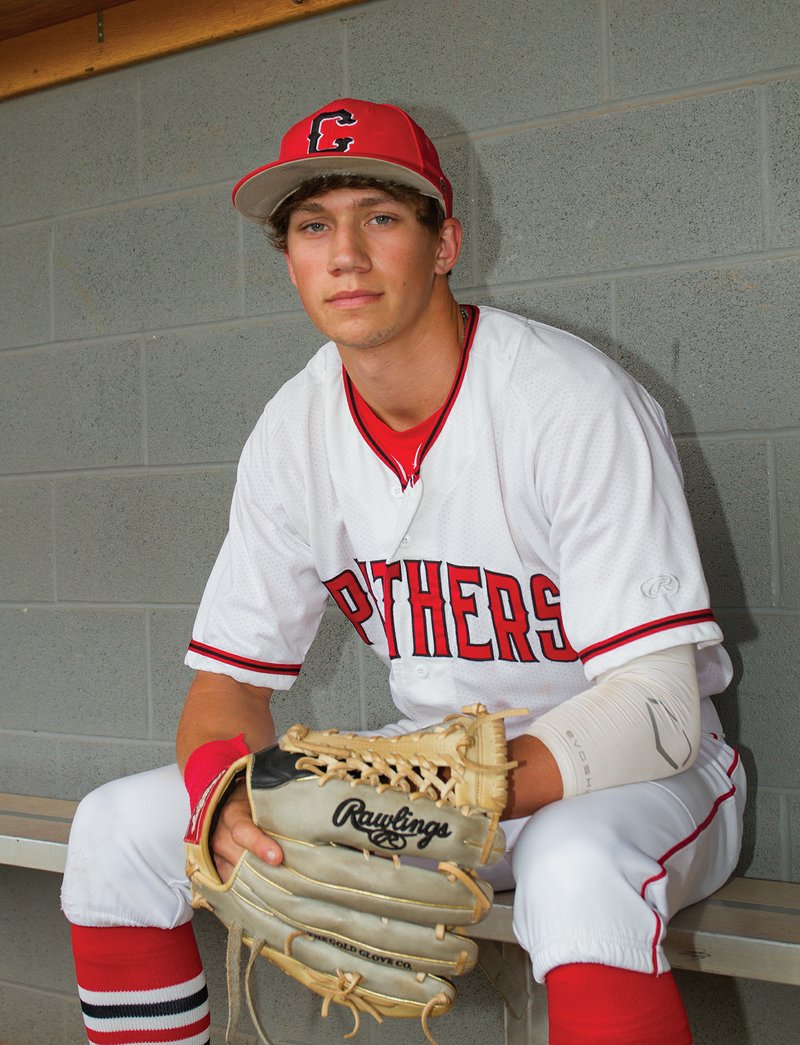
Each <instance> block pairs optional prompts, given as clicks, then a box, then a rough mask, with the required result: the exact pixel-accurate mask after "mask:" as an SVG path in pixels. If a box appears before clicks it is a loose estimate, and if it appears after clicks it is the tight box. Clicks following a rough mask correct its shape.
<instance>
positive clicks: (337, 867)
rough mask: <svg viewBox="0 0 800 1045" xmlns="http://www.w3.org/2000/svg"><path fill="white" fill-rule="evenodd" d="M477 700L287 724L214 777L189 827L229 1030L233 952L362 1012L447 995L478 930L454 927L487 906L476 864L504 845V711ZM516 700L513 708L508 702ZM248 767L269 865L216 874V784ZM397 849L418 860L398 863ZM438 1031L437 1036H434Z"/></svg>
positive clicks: (194, 877) (392, 1009)
mask: <svg viewBox="0 0 800 1045" xmlns="http://www.w3.org/2000/svg"><path fill="white" fill-rule="evenodd" d="M508 714H509V712H496V713H492V714H489V713H488V712H487V711H486V708H485V707H484V706H483V705H482V704H475V705H473V706H471V707H468V708H464V709H463V710H462V713H461V714H459V715H451V716H449V717H448V718H446V719H445V720H444V721H443V722H441V723H438V724H437V725H434V726H431V727H429V728H427V729H424V730H420V731H419V732H415V733H407V734H403V735H401V736H394V737H367V736H360V735H357V734H349V733H339V732H338V731H335V730H334V731H313V730H310V729H307V728H306V727H305V726H302V725H296V726H293V727H292V728H291V729H289V730H288V732H287V733H286V735H285V736H284V737H283V738H282V740H281V741H280V744H279V745H276V746H274V747H271V748H266V749H265V750H264V751H260V752H258V753H257V754H254V755H248V756H247V757H245V758H242V759H239V760H238V761H237V762H235V763H234V764H233V765H232V766H231V767H230V769H229V770H228V771H227V772H226V773H225V774H224V776H223V777H222V778H221V779H220V780H219V781H218V782H217V783H216V785H215V786H214V787H213V788H212V789H211V793H210V794H209V795H208V796H207V801H206V802H205V804H204V808H203V813H202V817H200V818H196V819H195V820H194V822H193V825H190V832H189V834H188V835H187V843H186V849H187V874H188V876H189V878H190V880H191V883H192V891H193V898H194V899H193V902H194V905H195V907H205V908H208V909H209V910H211V911H213V912H214V914H216V915H217V917H219V918H220V919H221V921H222V922H223V923H224V924H225V925H226V926H227V927H228V930H229V936H228V973H229V978H228V989H229V1002H230V1013H229V1020H228V1035H227V1037H226V1041H228V1042H232V1041H233V1036H234V1035H235V1030H236V1023H237V1021H238V1009H239V994H240V989H239V988H240V985H239V954H240V948H241V946H242V944H243V943H244V945H245V946H247V947H249V948H250V951H251V955H250V959H249V961H248V965H247V972H246V976H245V996H246V998H247V1003H248V1006H249V1008H250V1013H251V1016H252V1018H253V1022H254V1024H255V1026H256V1028H257V1030H258V1032H259V1034H260V1035H261V1037H262V1040H263V1041H265V1042H267V1043H269V1041H270V1039H269V1037H268V1036H267V1034H266V1032H265V1031H264V1029H263V1027H262V1026H261V1025H260V1022H259V1020H258V1017H257V1014H256V1012H255V1011H254V1008H255V1007H254V1005H253V1001H252V996H251V991H250V975H251V972H252V968H253V964H254V961H255V960H256V959H257V957H258V955H263V956H264V957H266V958H267V959H269V961H271V962H272V963H274V964H275V965H276V966H278V968H280V969H282V970H283V971H284V972H285V973H287V974H288V975H289V976H292V977H294V978H295V979H296V980H298V981H299V982H300V983H302V984H305V986H306V987H309V988H310V989H311V990H312V991H314V992H315V993H317V994H318V995H320V996H321V997H322V998H323V1004H322V1015H323V1016H327V1014H328V1010H329V1007H330V1005H331V1003H332V1002H333V1003H336V1004H339V1005H343V1006H346V1007H348V1008H349V1009H350V1010H351V1012H352V1013H353V1016H354V1021H355V1024H354V1027H353V1029H352V1031H351V1032H350V1033H349V1034H347V1035H346V1037H348V1038H350V1037H353V1036H354V1035H355V1034H356V1032H357V1031H358V1028H359V1024H360V1013H361V1012H365V1013H369V1015H371V1016H373V1017H374V1018H375V1019H376V1020H377V1021H378V1022H379V1023H380V1022H383V1018H384V1017H386V1016H392V1017H395V1016H399V1017H417V1018H418V1019H420V1020H421V1023H422V1029H423V1031H424V1033H425V1035H426V1037H427V1038H428V1040H429V1041H430V1042H432V1043H434V1039H433V1038H432V1037H431V1034H430V1031H429V1028H428V1020H429V1018H430V1017H432V1016H440V1015H443V1014H444V1013H445V1012H447V1011H448V1010H449V1009H450V1008H451V1007H452V1005H453V1002H454V1000H455V996H456V991H455V988H454V986H453V984H452V983H451V982H450V979H449V977H451V976H456V975H460V974H461V973H466V972H469V971H470V970H471V969H472V968H474V966H475V963H476V960H477V954H478V949H477V944H476V943H475V942H474V941H473V940H472V939H470V938H469V937H468V936H466V935H465V934H464V933H465V930H464V927H465V926H468V925H471V924H473V923H475V922H478V921H480V920H481V919H482V918H483V917H485V915H486V914H487V913H488V911H489V910H490V908H491V905H492V890H491V887H490V886H489V885H488V884H487V883H485V882H483V881H482V880H481V879H480V878H479V877H478V874H477V873H476V870H475V869H476V867H478V866H480V865H481V864H492V863H494V862H496V861H497V860H499V859H500V857H501V856H502V855H503V852H504V849H505V845H504V838H503V833H502V830H501V829H500V826H499V821H500V814H501V813H502V811H503V809H504V807H505V805H506V800H507V774H508V771H509V770H510V769H512V768H513V767H514V765H515V763H512V762H508V761H507V757H506V742H505V730H504V726H503V719H504V718H505V717H506V716H507V715H508ZM511 714H515V712H511ZM243 776H244V778H245V779H246V780H247V789H248V794H249V798H250V805H251V809H252V815H253V820H254V821H255V822H256V823H257V824H258V825H259V826H260V827H261V828H262V829H263V830H265V831H266V832H267V833H268V834H270V835H271V836H273V837H274V838H276V839H277V840H278V842H279V843H280V845H281V847H282V849H283V852H284V860H283V863H282V864H281V865H280V866H278V867H273V866H271V865H268V864H266V863H264V862H263V861H261V860H259V859H258V858H257V857H255V856H254V855H252V854H251V853H245V854H244V855H243V856H242V858H241V859H240V861H239V863H238V864H237V866H236V869H235V871H234V873H233V874H232V876H231V878H230V879H229V880H228V882H226V883H224V884H223V882H222V881H221V880H220V878H219V875H218V874H217V871H216V869H215V867H214V863H213V860H212V857H211V852H210V849H209V840H210V836H211V834H212V831H213V827H214V823H215V815H214V814H215V811H217V810H219V808H220V807H221V804H222V802H224V800H225V797H226V795H227V794H228V793H229V792H230V790H231V789H232V787H233V786H235V785H236V783H237V782H238V781H239V780H240V779H241V778H242V777H243ZM408 858H416V859H415V860H414V862H409V860H408ZM434 1045H435V1043H434Z"/></svg>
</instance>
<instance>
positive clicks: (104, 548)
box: [56, 467, 234, 605]
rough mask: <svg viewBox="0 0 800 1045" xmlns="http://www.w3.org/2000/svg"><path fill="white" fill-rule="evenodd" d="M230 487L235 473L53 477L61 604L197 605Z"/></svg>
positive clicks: (224, 525) (225, 520) (226, 470)
mask: <svg viewBox="0 0 800 1045" xmlns="http://www.w3.org/2000/svg"><path fill="white" fill-rule="evenodd" d="M233 481H234V469H233V468H232V467H231V468H218V469H214V470H209V471H199V472H185V473H174V474H173V473H167V472H156V473H149V474H146V473H140V474H135V475H97V476H83V477H75V478H64V479H57V480H56V576H57V582H58V592H59V598H61V599H68V600H70V599H74V600H79V601H82V602H87V601H88V602H97V601H104V602H156V603H158V602H160V603H176V602H185V603H190V604H193V605H194V604H195V603H197V601H198V600H199V598H200V595H201V594H202V591H203V587H204V586H205V582H206V579H207V577H208V574H209V571H210V569H211V566H212V565H213V563H214V559H215V558H216V555H217V551H218V550H219V546H220V544H221V543H222V539H223V537H224V536H225V532H226V530H227V523H228V508H229V505H230V498H231V492H232V490H233Z"/></svg>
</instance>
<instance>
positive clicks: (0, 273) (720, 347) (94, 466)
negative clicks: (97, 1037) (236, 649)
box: [0, 0, 800, 1045]
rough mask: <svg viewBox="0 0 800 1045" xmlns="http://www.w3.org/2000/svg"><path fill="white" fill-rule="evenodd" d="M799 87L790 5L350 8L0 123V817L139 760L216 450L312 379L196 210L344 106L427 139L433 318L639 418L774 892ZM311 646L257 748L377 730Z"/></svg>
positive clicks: (295, 996)
mask: <svg viewBox="0 0 800 1045" xmlns="http://www.w3.org/2000/svg"><path fill="white" fill-rule="evenodd" d="M799 74H800V19H798V9H797V4H796V2H795V0H770V2H769V3H766V2H765V3H759V4H753V3H751V2H747V0H571V2H570V3H564V4H554V3H548V2H547V0H504V2H503V3H500V2H499V0H490V2H486V0H435V2H434V3H433V4H432V3H431V0H371V2H367V3H364V4H362V5H358V6H355V7H352V8H349V9H345V10H343V11H341V12H339V13H337V14H333V15H325V16H320V17H317V18H314V19H310V20H308V21H303V22H299V23H296V24H294V25H291V26H287V27H283V28H279V29H274V30H269V31H267V32H263V33H259V34H256V35H253V36H249V37H245V38H241V39H238V40H235V41H230V42H226V43H221V44H218V45H215V46H213V47H208V48H204V49H202V50H198V51H195V52H191V53H187V54H184V55H179V56H174V57H171V58H167V59H163V60H159V61H155V62H152V63H149V64H146V65H142V66H138V67H136V68H132V69H129V70H124V71H121V72H117V73H113V74H109V75H106V76H103V77H98V78H96V79H92V80H87V81H85V82H82V83H77V84H72V85H68V86H64V87H60V88H56V89H53V90H49V91H46V92H42V93H39V94H35V95H30V96H27V97H23V98H19V99H16V100H12V101H9V102H5V103H3V104H2V105H0V312H1V313H2V317H3V321H2V323H0V790H13V791H18V792H22V793H35V794H47V795H57V796H62V797H72V798H78V797H80V796H82V795H83V794H84V793H85V792H86V791H88V790H89V789H90V788H92V787H94V786H95V785H97V784H99V783H100V782H102V781H104V780H107V779H110V778H111V777H114V776H119V775H121V774H123V773H130V772H134V771H137V770H139V769H144V768H148V767H150V766H154V765H158V764H161V763H163V762H165V761H168V760H171V758H172V739H173V735H174V729H175V723H176V719H177V714H178V711H179V708H180V705H181V702H182V699H183V695H184V693H185V690H186V687H187V685H188V681H189V675H188V672H187V671H186V669H185V668H183V667H182V663H181V661H182V652H183V649H184V647H185V644H186V641H187V638H188V635H189V632H190V628H191V622H192V618H193V613H194V607H195V606H196V603H197V600H198V598H199V596H200V593H201V591H202V587H203V584H204V581H205V578H206V576H207V574H208V571H209V569H210V566H211V563H212V561H213V558H214V555H215V553H216V550H217V547H218V545H219V543H220V540H221V538H222V536H223V533H224V530H225V526H226V514H227V505H228V500H229V497H230V494H231V490H232V486H233V480H234V470H235V462H236V459H237V456H238V453H239V450H240V448H241V445H242V443H243V441H244V439H245V437H246V435H247V433H248V431H249V429H250V428H251V426H252V425H253V423H254V422H255V420H256V418H257V416H258V414H259V412H260V410H261V408H262V406H263V403H264V402H265V401H266V400H267V399H268V398H269V396H270V395H271V394H272V393H273V392H274V391H275V390H276V389H277V388H278V387H279V385H280V384H281V383H282V382H283V381H284V380H285V379H286V378H287V377H289V376H290V375H291V374H292V373H294V372H295V371H296V370H297V369H299V368H300V367H301V366H302V365H303V364H304V362H305V360H306V359H307V358H308V357H309V355H310V354H311V352H312V351H313V350H314V348H315V347H316V346H317V345H318V344H319V342H320V338H319V336H318V335H317V334H316V332H314V331H313V330H312V329H311V327H310V325H309V324H308V322H307V320H306V319H305V317H304V316H303V314H302V312H301V311H300V309H299V306H298V302H297V300H296V298H295V296H294V293H293V291H292V288H291V287H290V285H289V283H288V281H287V279H286V278H285V275H284V272H283V264H282V259H281V258H280V257H279V256H276V255H275V254H273V253H272V252H271V250H270V249H269V248H268V246H267V244H266V243H265V242H264V240H263V238H262V237H261V236H260V234H259V232H258V231H257V230H256V229H255V228H253V227H250V226H245V225H244V223H242V222H241V221H240V220H239V219H238V217H237V216H236V215H235V212H234V211H233V210H232V208H231V207H230V203H229V192H230V188H231V186H232V184H233V183H234V182H235V180H236V179H237V178H238V177H239V176H240V175H242V174H243V173H245V172H246V171H248V170H250V169H251V168H253V167H255V166H257V165H259V164H261V163H263V162H266V161H268V160H269V159H272V158H273V156H274V155H275V152H276V149H277V142H278V139H279V137H280V135H281V133H282V131H283V130H284V129H285V128H286V127H287V126H288V124H289V123H290V122H293V121H294V120H295V119H297V118H299V117H300V116H302V115H304V114H305V113H307V112H310V111H312V109H314V108H315V107H317V106H318V105H319V104H321V103H322V102H324V101H327V100H329V99H330V98H332V97H335V96H339V95H347V94H352V95H355V96H360V97H369V98H374V99H378V100H389V101H394V102H397V103H398V104H401V105H403V106H404V107H406V108H408V109H409V110H410V111H411V112H412V113H413V114H414V115H415V116H416V117H417V118H418V119H419V120H420V122H421V123H422V124H423V125H424V126H425V127H426V128H427V129H428V130H429V132H430V133H431V135H432V136H433V137H434V138H435V140H436V142H437V145H438V146H439V148H440V152H441V154H442V158H443V162H444V164H445V167H446V169H447V170H448V171H449V172H450V173H451V176H452V179H453V181H454V185H455V194H456V207H457V211H458V213H459V215H460V216H461V217H462V219H463V220H464V223H465V228H466V234H467V249H466V251H465V255H464V256H463V258H462V260H461V262H460V263H459V266H458V268H457V270H456V272H455V274H454V281H453V286H454V288H455V289H456V292H457V295H458V296H459V297H460V299H461V300H464V301H473V302H477V303H481V302H485V303H488V304H497V305H501V306H503V307H509V308H512V309H514V310H517V311H521V312H524V313H526V314H529V315H533V316H536V317H538V318H540V319H543V320H545V321H547V322H550V323H554V324H556V325H560V326H564V327H567V328H569V329H571V330H574V331H576V332H577V333H578V334H580V335H582V336H584V337H586V338H587V339H589V340H591V341H593V342H594V343H595V344H597V345H598V346H599V347H600V348H602V349H603V350H605V351H606V352H608V353H609V354H610V355H612V356H613V357H614V358H616V359H617V360H619V361H620V362H621V363H622V364H623V365H624V366H626V367H627V368H628V369H629V370H630V371H631V372H632V373H633V374H634V375H635V376H636V377H637V378H638V379H639V380H640V381H642V383H643V384H644V385H645V386H646V387H648V388H649V389H650V390H651V391H652V392H653V393H654V394H655V395H656V397H657V398H658V399H659V400H660V401H661V402H662V404H663V405H664V407H665V409H666V410H667V413H668V416H669V420H670V423H671V425H672V428H673V431H674V432H675V435H676V439H677V442H678V446H679V450H680V453H681V456H682V459H683V462H684V466H685V470H686V481H687V490H688V494H689V499H690V503H691V507H692V511H693V513H694V518H695V521H696V525H697V530H698V536H699V539H700V543H701V547H702V550H703V554H704V558H705V563H706V568H707V573H708V577H709V582H710V586H711V590H712V595H713V600H714V606H715V609H716V612H717V614H718V617H719V619H720V621H721V623H722V625H723V628H724V630H725V632H726V635H727V642H728V648H729V650H730V651H731V653H732V656H733V659H734V662H735V665H736V678H735V681H734V684H733V685H732V687H731V689H730V691H729V692H728V693H726V694H725V695H724V696H723V697H721V698H720V699H719V701H718V706H719V708H720V711H721V714H722V717H723V719H724V722H725V725H726V728H727V730H728V732H729V734H730V736H731V737H733V739H734V740H735V741H736V743H737V744H738V745H739V746H740V748H741V751H742V754H743V757H744V759H745V762H746V764H747V768H748V771H749V775H750V781H751V792H752V797H751V801H750V807H749V812H748V817H747V838H746V843H745V849H744V852H743V855H742V862H741V870H742V871H743V872H744V873H748V874H751V875H760V876H766V877H773V878H781V879H790V878H794V879H800V771H798V763H797V758H796V754H795V749H796V737H797V735H798V729H799V728H800V710H798V709H799V708H800V703H798V696H800V668H799V667H798V650H800V550H799V549H800V522H798V518H799V517H800V516H799V513H798V509H799V508H800V490H799V489H798V478H797V477H798V471H799V470H800V467H799V466H800V364H799V362H798V361H799V358H800V353H799V352H798V349H799V347H800V346H798V332H799V331H800V322H799V321H800V311H799V310H798V304H797V302H798V300H800V295H799V293H798V292H799V291H800V195H798V174H800V146H798V141H800V135H798V131H800V75H799ZM348 627H349V626H347V625H346V624H345V622H344V621H343V620H340V619H339V618H338V617H337V616H336V615H334V614H329V615H327V616H326V619H325V622H324V625H323V629H322V631H321V633H320V636H319V639H318V641H317V642H316V644H315V646H314V648H313V650H312V653H311V656H310V658H309V662H308V664H307V666H306V668H305V670H304V673H303V677H302V678H301V680H300V682H299V683H298V684H297V685H296V687H295V689H294V690H293V691H292V692H291V694H288V695H286V696H283V697H279V698H276V710H277V717H278V720H279V724H280V725H284V726H285V725H287V724H288V723H289V722H291V721H296V720H299V719H304V720H309V721H316V722H321V723H325V724H331V723H336V724H340V725H345V726H364V727H371V726H376V725H378V724H380V722H382V721H384V720H385V718H386V716H388V715H389V714H390V710H389V707H388V701H387V697H386V691H385V679H384V674H383V670H382V668H381V667H380V665H378V664H377V663H376V662H374V661H373V659H371V658H370V656H369V653H368V651H367V650H366V649H365V648H363V647H361V646H360V645H359V644H358V643H357V640H356V639H355V637H354V635H353V634H350V633H349V632H348V630H347V629H348ZM0 882H2V892H3V896H4V902H3V904H2V905H0V939H1V940H2V941H3V946H2V947H0V1008H2V1012H3V1014H4V1017H5V1018H4V1020H3V1023H2V1026H1V1027H0V1042H3V1043H4V1045H42V1043H49V1042H53V1043H62V1042H64V1043H69V1045H72V1043H78V1042H80V1041H81V1030H80V1019H79V1014H78V1010H77V1005H76V1003H75V1000H74V986H73V974H72V970H71V960H70V956H69V950H68V938H67V932H66V926H65V924H64V922H63V919H62V918H61V916H60V914H59V912H58V884H59V883H58V879H57V877H56V876H54V875H48V874H44V873H39V872H24V871H17V870H11V869H9V868H0ZM199 930H200V935H201V940H202V947H203V950H204V953H205V954H206V956H207V959H208V965H209V970H210V977H211V989H212V997H213V1000H214V1003H215V1020H216V1022H217V1023H222V1022H224V1016H225V1003H224V987H223V985H222V983H221V975H220V969H221V953H222V941H221V934H220V933H219V931H218V929H217V927H216V926H215V925H213V924H211V920H210V919H204V920H203V921H202V923H201V924H200V926H199ZM281 979H283V978H281V977H275V976H272V975H271V973H270V971H269V970H263V971H262V973H261V983H260V985H259V986H260V991H261V997H262V1002H263V1005H264V1008H265V1012H266V1013H267V1014H268V1022H269V1021H270V1020H271V1023H270V1026H271V1028H272V1031H273V1033H274V1035H275V1038H276V1041H279V1042H281V1043H282V1045H284V1043H290V1042H293V1043H296V1045H299V1043H303V1045H311V1043H313V1045H319V1043H327V1042H329V1041H330V1042H332V1041H336V1040H339V1038H340V1034H341V1033H342V1032H343V1031H346V1030H347V1029H349V1025H348V1023H347V1019H346V1018H342V1014H337V1015H335V1016H332V1017H331V1018H329V1020H328V1021H326V1022H324V1023H323V1022H321V1021H320V1020H319V1018H318V1015H317V1006H316V1003H314V1002H312V1001H311V1000H310V998H309V997H306V996H305V992H302V991H300V990H299V988H294V987H293V985H292V984H290V983H288V981H285V982H280V981H281ZM681 984H682V986H683V988H684V991H685V994H686V997H687V999H688V1003H689V1009H690V1015H691V1018H692V1022H693V1026H694V1028H695V1032H696V1040H697V1041H698V1042H703V1043H709V1045H715V1043H717V1042H720V1043H722V1042H726V1043H730V1042H734V1043H743V1045H744V1043H747V1045H755V1043H761V1042H764V1043H767V1042H769V1043H770V1045H776V1043H780V1042H786V1043H789V1042H793V1041H794V1040H796V1020H794V1021H793V1017H792V1013H793V1012H794V1013H796V1011H797V997H798V996H797V993H796V991H794V990H792V989H790V988H781V987H776V986H771V985H766V984H758V983H754V982H753V983H751V982H745V981H741V982H736V981H731V980H726V979H722V978H712V977H698V976H693V975H688V974H686V975H682V976H681ZM439 1027H440V1034H441V1037H442V1040H443V1041H444V1042H447V1041H454V1040H456V1039H457V1038H460V1040H462V1041H463V1042H465V1043H477V1042H487V1041H488V1042H499V1041H501V1040H502V1006H501V1003H500V1002H499V1000H498V998H497V997H496V996H495V995H494V994H493V993H492V991H491V990H490V989H488V988H487V986H486V983H485V981H484V980H483V979H482V977H481V976H480V975H479V974H475V975H473V976H472V977H469V978H468V979H467V980H466V981H465V983H464V986H463V990H462V999H461V1001H460V1004H459V1006H458V1007H457V1009H456V1010H455V1013H454V1014H453V1015H452V1016H451V1017H448V1018H447V1020H445V1021H443V1022H442V1023H441V1024H440V1025H439ZM215 1035H216V1037H215V1041H221V1038H220V1037H219V1030H217V1031H215ZM360 1040H362V1041H365V1042H367V1043H371V1042H374V1043H377V1042H379V1041H380V1042H382V1043H395V1042H397V1043H400V1042H403V1043H404V1045H408V1043H409V1042H411V1043H412V1045H413V1042H416V1041H417V1040H419V1041H422V1036H421V1034H420V1033H417V1032H416V1029H415V1028H411V1027H409V1026H408V1025H407V1024H405V1023H402V1024H401V1025H399V1026H391V1027H384V1028H373V1027H365V1029H364V1030H363V1031H362V1032H361V1036H360Z"/></svg>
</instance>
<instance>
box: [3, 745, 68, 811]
mask: <svg viewBox="0 0 800 1045" xmlns="http://www.w3.org/2000/svg"><path fill="white" fill-rule="evenodd" d="M0 791H5V792H8V793H9V794H16V795H44V796H46V797H48V798H62V797H63V795H62V793H61V775H60V767H59V761H58V740H57V738H56V737H55V736H41V735H39V734H30V733H21V732H19V731H9V732H0Z"/></svg>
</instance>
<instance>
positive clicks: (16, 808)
mask: <svg viewBox="0 0 800 1045" xmlns="http://www.w3.org/2000/svg"><path fill="white" fill-rule="evenodd" d="M77 808H78V803H77V802H69V801H67V800H66V799H64V798H42V797H41V796H40V795H8V794H4V793H3V792H0V813H25V814H27V815H29V816H43V817H46V818H47V819H48V820H52V819H56V820H67V821H71V820H72V818H73V816H74V815H75V810H76V809H77Z"/></svg>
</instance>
